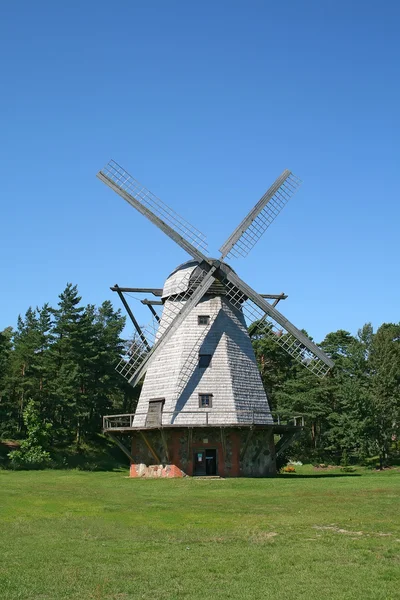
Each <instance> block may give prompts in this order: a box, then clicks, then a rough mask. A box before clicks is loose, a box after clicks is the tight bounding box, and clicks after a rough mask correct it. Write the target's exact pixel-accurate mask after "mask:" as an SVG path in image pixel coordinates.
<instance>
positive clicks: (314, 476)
mask: <svg viewBox="0 0 400 600" xmlns="http://www.w3.org/2000/svg"><path fill="white" fill-rule="evenodd" d="M277 477H279V478H280V479H322V478H323V477H330V478H333V477H361V473H309V474H300V473H299V474H298V475H297V474H296V473H278V474H277Z"/></svg>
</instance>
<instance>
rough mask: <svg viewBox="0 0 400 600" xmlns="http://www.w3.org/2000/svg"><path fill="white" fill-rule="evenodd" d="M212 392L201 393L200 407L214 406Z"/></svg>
mask: <svg viewBox="0 0 400 600" xmlns="http://www.w3.org/2000/svg"><path fill="white" fill-rule="evenodd" d="M212 398H213V395H212V394H199V408H212Z"/></svg>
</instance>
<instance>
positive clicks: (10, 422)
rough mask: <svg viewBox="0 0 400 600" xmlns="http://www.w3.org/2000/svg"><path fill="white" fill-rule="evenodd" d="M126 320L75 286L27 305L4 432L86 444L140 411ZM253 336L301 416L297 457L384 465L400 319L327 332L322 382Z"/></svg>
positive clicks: (392, 449) (399, 385)
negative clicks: (129, 368) (125, 372)
mask: <svg viewBox="0 0 400 600" xmlns="http://www.w3.org/2000/svg"><path fill="white" fill-rule="evenodd" d="M124 325H125V317H124V316H123V315H122V314H121V311H120V310H114V308H113V306H112V304H111V302H109V301H105V302H103V303H102V304H101V306H99V307H96V306H94V305H92V304H88V305H86V306H82V305H81V297H80V296H79V293H78V289H77V286H74V285H72V284H68V285H67V286H66V288H65V289H64V291H63V292H62V293H61V294H60V296H59V302H58V305H57V306H56V307H55V308H53V307H51V306H50V305H49V304H45V305H44V306H42V307H41V308H36V309H33V308H29V309H28V310H27V312H26V314H25V315H24V316H23V317H21V316H19V317H18V320H17V326H16V328H15V329H13V328H12V327H7V328H6V329H5V330H4V331H2V332H0V439H1V438H2V439H18V440H20V439H24V438H25V443H26V444H28V442H29V440H32V439H37V438H38V437H40V436H42V439H43V440H44V439H45V438H46V439H47V440H48V444H50V445H52V446H62V445H68V444H71V443H73V444H76V445H79V444H80V443H81V442H82V440H87V439H90V438H91V437H93V436H95V435H96V434H98V433H99V432H101V427H102V416H103V415H105V414H110V413H129V412H133V411H134V409H135V407H136V403H137V399H138V396H139V391H140V389H139V387H136V388H132V387H131V386H130V385H129V384H128V383H127V382H126V381H125V380H124V379H123V378H122V377H121V376H120V375H118V373H117V372H116V371H115V365H116V364H117V362H118V360H119V359H120V357H121V356H122V355H123V354H124V353H125V349H126V344H127V341H126V340H124V339H123V337H122V333H123V329H124ZM250 334H251V338H252V342H253V346H254V350H255V354H256V358H257V361H258V364H259V368H260V372H261V377H262V380H263V383H264V386H265V389H266V392H267V395H268V399H269V402H270V405H271V408H272V410H273V412H274V414H275V415H278V414H279V415H280V416H281V417H283V418H284V417H285V416H291V415H295V414H297V415H304V419H305V430H304V432H303V435H302V437H301V439H300V441H299V442H297V444H296V445H295V446H294V447H293V448H292V449H291V450H290V453H291V458H297V459H301V460H304V461H309V460H312V461H322V462H328V461H330V462H339V461H342V462H343V461H347V460H353V461H357V462H359V461H365V460H366V459H367V458H368V457H374V456H376V457H379V461H380V464H381V466H383V465H384V464H385V463H387V462H388V461H389V460H390V459H391V458H393V457H394V456H395V455H396V454H398V452H399V434H400V431H399V429H400V324H393V323H385V324H383V325H381V326H380V327H379V329H378V330H377V331H376V332H374V331H373V328H372V326H371V325H370V324H366V325H364V326H363V327H362V328H361V329H360V330H359V331H358V333H357V335H355V336H353V335H351V334H350V333H349V332H347V331H343V330H339V331H336V332H332V333H329V334H328V335H327V336H326V337H325V339H324V340H323V342H322V343H321V344H320V347H321V348H322V349H323V350H324V351H325V352H326V353H327V354H328V355H329V356H330V357H331V358H332V359H333V360H334V362H335V367H334V369H333V370H332V371H331V373H330V374H329V375H328V376H327V377H325V378H324V379H322V380H321V379H318V378H317V377H316V376H315V375H313V374H312V373H311V372H310V371H308V370H307V369H305V368H304V367H303V366H301V365H299V364H298V363H297V362H295V361H294V360H293V359H292V358H291V357H290V356H289V355H288V354H287V353H286V352H285V351H284V350H283V349H282V348H281V347H280V346H279V345H278V344H276V343H275V342H274V341H273V340H272V339H271V337H270V336H266V335H265V334H263V333H262V332H261V333H260V332H257V328H253V329H252V330H251V331H250ZM29 424H30V425H29Z"/></svg>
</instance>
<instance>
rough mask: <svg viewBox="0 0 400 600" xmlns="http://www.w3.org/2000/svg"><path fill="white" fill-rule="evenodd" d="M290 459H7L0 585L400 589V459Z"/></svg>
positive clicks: (337, 594) (314, 594)
mask: <svg viewBox="0 0 400 600" xmlns="http://www.w3.org/2000/svg"><path fill="white" fill-rule="evenodd" d="M296 470H297V471H298V472H299V473H298V474H296V475H289V476H283V477H279V478H276V479H257V480H256V479H231V480H229V479H227V480H221V481H207V480H195V479H184V480H135V479H129V478H127V477H126V475H127V473H126V471H121V472H81V471H39V472H11V471H0V519H1V520H0V597H1V599H2V600H11V599H12V600H14V599H17V598H18V599H28V598H29V599H37V600H39V599H40V600H45V599H46V600H58V599H60V598H73V599H80V600H86V599H115V600H124V599H128V598H145V599H146V600H147V599H151V600H153V599H154V600H161V599H174V598H190V599H208V598H210V599H224V600H225V599H230V598H237V599H239V598H240V599H252V600H253V599H265V598H271V599H280V598H295V599H302V598H304V599H307V600H308V599H316V600H328V599H335V600H337V599H342V598H346V599H350V598H357V599H360V598H362V599H363V600H364V599H371V600H380V599H382V600H390V599H398V598H400V584H399V581H400V510H399V508H400V470H398V469H392V470H389V471H385V472H383V473H375V472H371V471H367V470H362V469H357V471H356V472H355V473H352V474H342V473H340V470H337V471H331V470H329V471H324V472H322V473H318V474H316V473H315V471H313V469H312V468H311V467H303V468H300V469H299V468H297V469H296ZM307 475H308V476H307ZM335 475H339V476H335Z"/></svg>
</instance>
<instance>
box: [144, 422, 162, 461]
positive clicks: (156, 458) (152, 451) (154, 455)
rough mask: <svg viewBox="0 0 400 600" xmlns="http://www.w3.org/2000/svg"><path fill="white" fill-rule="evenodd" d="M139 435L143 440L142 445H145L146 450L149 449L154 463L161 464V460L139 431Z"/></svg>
mask: <svg viewBox="0 0 400 600" xmlns="http://www.w3.org/2000/svg"><path fill="white" fill-rule="evenodd" d="M139 433H140V435H141V436H142V438H143V441H144V443H145V444H146V446H147V448H148V449H149V451H150V453H151V455H152V456H153V457H154V459H155V461H156V463H157V464H158V465H159V464H161V460H160V458H159V456H158V454H157V452H156V451H155V450H154V448H153V446H152V445H151V444H150V442H149V440H148V439H147V437H146V435H145V433H144V431H141V430H139Z"/></svg>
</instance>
